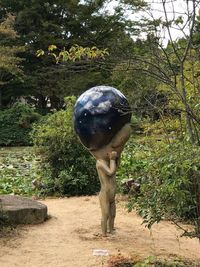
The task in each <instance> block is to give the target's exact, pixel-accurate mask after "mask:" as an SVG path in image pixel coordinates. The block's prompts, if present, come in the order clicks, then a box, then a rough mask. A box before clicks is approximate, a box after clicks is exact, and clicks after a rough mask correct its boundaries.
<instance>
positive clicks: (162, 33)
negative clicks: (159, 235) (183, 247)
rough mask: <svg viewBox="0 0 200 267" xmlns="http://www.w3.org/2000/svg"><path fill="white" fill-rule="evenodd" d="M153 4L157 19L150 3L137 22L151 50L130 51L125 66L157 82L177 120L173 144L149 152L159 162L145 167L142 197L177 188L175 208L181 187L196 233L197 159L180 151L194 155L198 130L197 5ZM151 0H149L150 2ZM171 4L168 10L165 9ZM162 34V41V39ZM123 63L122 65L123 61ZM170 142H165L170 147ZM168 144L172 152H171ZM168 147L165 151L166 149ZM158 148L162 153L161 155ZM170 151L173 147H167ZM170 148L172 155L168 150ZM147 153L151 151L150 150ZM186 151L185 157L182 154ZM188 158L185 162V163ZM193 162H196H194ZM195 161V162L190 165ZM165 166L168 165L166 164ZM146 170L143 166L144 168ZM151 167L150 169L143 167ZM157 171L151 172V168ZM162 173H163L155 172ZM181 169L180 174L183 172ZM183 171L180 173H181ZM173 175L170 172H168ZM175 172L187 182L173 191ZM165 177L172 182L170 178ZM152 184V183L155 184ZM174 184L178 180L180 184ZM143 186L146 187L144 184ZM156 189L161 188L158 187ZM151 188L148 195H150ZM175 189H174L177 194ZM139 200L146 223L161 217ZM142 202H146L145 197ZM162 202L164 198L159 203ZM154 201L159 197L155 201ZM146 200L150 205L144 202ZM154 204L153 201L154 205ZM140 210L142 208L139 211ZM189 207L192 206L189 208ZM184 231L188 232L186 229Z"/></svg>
mask: <svg viewBox="0 0 200 267" xmlns="http://www.w3.org/2000/svg"><path fill="white" fill-rule="evenodd" d="M156 3H157V5H159V4H160V6H159V8H158V9H159V10H160V9H161V10H162V15H160V17H159V18H155V16H154V14H155V12H154V10H153V9H152V8H151V7H150V8H149V9H148V11H147V12H148V16H147V15H146V17H145V19H144V20H143V21H141V26H143V27H144V29H145V30H146V31H147V32H148V34H147V37H146V38H147V40H148V42H149V47H151V51H150V52H149V53H147V54H140V55H138V54H134V55H133V54H131V55H130V60H129V62H128V63H129V65H128V67H129V69H134V70H135V71H136V70H138V71H139V70H140V71H141V73H143V74H145V75H148V76H149V77H152V78H154V79H155V80H156V81H157V82H158V84H157V90H158V92H159V91H160V92H163V94H165V96H166V97H167V105H168V107H169V108H171V107H173V108H174V109H175V111H176V112H177V113H176V114H177V115H178V118H179V119H180V126H179V128H180V132H181V134H180V135H179V136H178V137H179V140H178V145H177V144H176V142H175V141H174V139H169V138H168V139H167V142H168V143H169V144H168V145H167V146H166V147H167V149H166V147H165V149H164V150H162V149H160V148H159V146H158V147H157V150H156V149H155V151H156V152H157V151H159V153H160V151H162V152H161V153H160V154H159V155H158V158H157V159H155V158H154V159H153V160H152V162H153V164H154V163H155V165H156V163H158V165H159V164H160V165H159V167H155V165H151V164H152V162H150V165H149V166H150V167H152V166H153V168H152V175H151V173H150V172H149V173H148V175H147V177H148V176H149V177H151V181H150V180H148V179H147V181H146V184H145V185H144V187H143V189H144V191H143V193H144V195H145V194H146V195H147V196H152V197H153V196H155V198H156V201H159V199H161V198H162V196H164V195H163V192H159V190H157V191H156V190H155V188H159V187H160V189H163V190H164V191H165V192H167V190H168V189H170V190H171V191H170V190H169V192H168V193H169V195H168V196H170V194H171V195H173V194H176V193H177V196H178V200H179V201H177V204H176V205H177V207H175V208H178V207H180V206H179V204H181V203H183V202H181V201H182V200H183V199H181V198H179V197H180V194H181V190H183V189H184V190H185V191H183V192H182V193H184V194H185V193H187V194H188V195H189V198H190V199H191V200H192V203H193V204H194V205H192V209H194V210H195V212H196V217H195V218H194V224H195V231H196V232H194V233H193V236H196V237H199V233H200V179H199V177H200V168H199V165H198V163H197V164H196V162H195V159H193V160H192V157H191V156H190V159H191V160H192V161H191V160H188V159H189V157H187V156H186V155H187V154H186V152H185V153H184V152H183V151H184V149H185V150H189V151H187V152H188V154H189V153H190V152H192V153H193V155H195V152H196V151H199V144H200V139H199V134H200V110H199V100H200V99H199V92H200V91H199V88H200V87H199V84H200V80H199V39H198V38H199V33H198V27H199V23H198V18H197V17H196V15H197V10H198V9H199V8H200V3H199V1H182V5H183V6H184V10H177V8H176V7H175V4H176V1H173V0H170V1H166V0H160V1H157V2H156ZM152 4H153V1H152ZM169 7H171V12H170V10H169ZM174 28H175V29H176V31H178V32H179V38H177V39H174V38H173V29H174ZM166 38H167V40H168V42H167V43H166ZM126 68H127V65H126ZM151 104H152V106H153V107H155V109H158V110H159V112H160V113H161V114H163V115H164V111H165V106H164V107H163V108H162V106H161V107H159V106H157V105H155V103H153V102H151ZM163 127H165V125H163ZM170 144H171V146H170ZM173 147H174V151H173ZM166 150H168V152H167V153H168V154H167V153H166ZM163 151H165V152H164V153H166V154H162V153H163ZM172 151H173V152H172ZM173 153H174V154H173ZM152 155H153V153H152ZM185 156H186V157H185ZM173 157H174V158H173ZM181 157H183V158H184V157H185V159H184V161H183V162H181V163H182V164H183V166H181V167H180V166H178V163H179V160H180V158H181ZM172 158H173V161H174V162H173V164H174V165H176V166H178V167H176V168H175V169H174V172H175V174H176V175H175V174H174V173H173V170H171V171H170V169H171V168H173V167H172ZM188 161H189V163H188ZM195 165H196V166H195ZM194 166H195V167H194ZM168 167H169V170H167V168H168ZM184 168H186V170H187V171H185V170H184V172H183V173H182V174H181V171H183V169H184ZM146 169H147V168H146ZM149 170H151V169H149ZM156 171H157V173H156ZM160 173H163V174H165V175H166V177H167V178H166V177H164V175H160ZM183 174H184V175H183ZM185 174H186V175H185ZM173 175H174V176H173ZM177 177H179V179H180V180H179V182H180V184H182V185H183V184H184V183H188V185H187V188H186V187H182V188H181V187H179V189H178V190H177V191H176V192H175V191H173V190H176V188H175V187H173V186H174V185H178V181H177V180H176V178H177ZM165 178H166V180H167V179H169V180H167V181H168V182H169V181H170V185H172V187H169V188H167V187H166V184H165V182H166V180H165ZM171 181H173V182H172V183H171ZM156 183H157V184H156ZM180 184H179V185H180ZM149 185H150V186H152V188H151V189H152V191H151V190H149V191H148V186H149ZM145 186H146V188H145ZM161 191H162V190H161ZM151 193H152V195H151ZM179 193H180V194H179ZM138 199H139V202H140V203H137V204H139V206H140V208H141V209H142V208H143V207H144V206H145V205H146V204H147V209H146V210H145V212H144V213H145V216H144V217H145V219H146V222H147V223H150V224H151V223H152V222H153V223H154V222H156V221H157V222H158V221H159V220H160V218H161V217H159V216H158V215H159V212H160V211H159V209H162V211H163V209H165V208H167V204H166V206H164V207H163V208H162V207H161V206H162V205H161V206H160V207H159V205H157V204H156V202H155V201H152V202H151V203H150V201H149V202H147V201H146V200H145V197H144V198H142V197H141V196H140V197H139V198H138ZM145 201H146V202H145ZM163 203H166V202H163ZM158 204H159V202H158ZM150 205H152V206H151V207H150ZM156 205H157V206H156ZM173 208H174V207H173ZM143 211H144V210H143ZM189 212H191V213H192V212H193V211H189ZM186 234H187V235H190V234H191V233H188V232H187V231H186Z"/></svg>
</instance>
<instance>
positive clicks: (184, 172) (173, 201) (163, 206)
mask: <svg viewBox="0 0 200 267" xmlns="http://www.w3.org/2000/svg"><path fill="white" fill-rule="evenodd" d="M146 139H147V142H146V143H144V140H143V141H142V144H138V143H136V142H134V141H131V142H130V143H129V145H128V146H127V148H126V151H125V153H124V156H123V157H122V163H121V168H120V172H119V174H120V177H121V178H123V179H124V178H125V177H129V178H133V179H134V180H135V181H136V182H138V183H140V185H141V188H140V193H139V194H135V195H133V196H132V197H131V198H130V201H129V204H128V207H129V210H132V209H133V208H136V210H137V211H138V213H139V214H140V215H141V216H142V217H143V219H144V223H145V224H146V225H147V226H148V227H149V228H150V227H151V226H152V224H154V223H155V222H159V221H160V220H161V219H163V218H167V219H171V220H172V221H174V222H176V219H179V220H180V218H184V219H190V220H191V221H193V222H194V223H195V224H196V235H197V236H198V234H199V208H200V201H199V191H198V190H199V188H200V187H199V186H200V184H199V181H200V180H199V177H200V172H199V171H200V164H199V162H200V158H199V155H200V148H199V147H198V146H193V145H191V144H190V143H188V142H186V141H185V142H182V141H179V140H171V141H170V143H166V142H165V141H163V140H160V141H157V142H156V140H155V139H154V140H151V142H149V143H148V138H146ZM127 170H128V172H127ZM184 234H189V233H187V232H185V233H184ZM192 234H194V233H190V235H192Z"/></svg>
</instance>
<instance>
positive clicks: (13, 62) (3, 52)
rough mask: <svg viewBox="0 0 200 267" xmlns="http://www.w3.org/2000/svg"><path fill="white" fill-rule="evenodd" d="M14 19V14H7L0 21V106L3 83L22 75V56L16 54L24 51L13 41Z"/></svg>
mask: <svg viewBox="0 0 200 267" xmlns="http://www.w3.org/2000/svg"><path fill="white" fill-rule="evenodd" d="M14 21H15V18H14V16H12V15H11V14H7V17H6V19H5V20H4V21H3V22H1V23H0V108H1V106H2V92H3V90H4V89H5V84H7V83H9V82H10V81H14V80H19V79H20V77H21V76H22V70H21V68H20V63H21V61H22V58H20V57H19V56H18V54H19V53H20V52H23V51H24V47H23V46H16V45H15V44H14V42H13V40H15V39H16V38H17V34H16V32H15V30H14Z"/></svg>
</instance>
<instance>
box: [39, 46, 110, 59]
mask: <svg viewBox="0 0 200 267" xmlns="http://www.w3.org/2000/svg"><path fill="white" fill-rule="evenodd" d="M59 50H60V49H58V47H57V46H56V45H49V47H48V55H50V56H53V57H54V58H55V61H56V63H57V64H58V63H60V62H66V61H76V60H81V59H101V58H102V59H103V58H104V57H105V56H106V55H108V54H109V53H108V51H107V49H104V50H102V49H98V48H97V47H96V46H93V47H91V48H90V47H82V46H79V45H73V46H72V47H71V48H70V49H69V50H66V49H65V48H64V49H62V50H61V51H59ZM44 54H45V52H44V50H42V49H40V50H38V51H37V52H36V55H37V57H40V56H43V55H44Z"/></svg>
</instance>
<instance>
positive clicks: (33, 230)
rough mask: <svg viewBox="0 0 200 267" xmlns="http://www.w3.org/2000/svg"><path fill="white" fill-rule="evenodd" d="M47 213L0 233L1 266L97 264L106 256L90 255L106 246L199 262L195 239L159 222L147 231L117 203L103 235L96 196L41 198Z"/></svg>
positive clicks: (112, 252) (130, 253)
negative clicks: (110, 231) (110, 228)
mask: <svg viewBox="0 0 200 267" xmlns="http://www.w3.org/2000/svg"><path fill="white" fill-rule="evenodd" d="M42 202H43V203H44V204H46V205H47V206H48V210H49V214H50V215H51V216H52V217H51V219H49V220H48V221H46V222H45V223H43V224H40V225H34V226H22V227H20V228H19V230H18V232H19V233H18V234H17V235H14V236H12V237H9V238H8V237H6V238H1V239H0V266H1V267H15V266H16V267H45V266H48V267H100V266H107V260H108V256H93V250H95V249H106V250H108V253H109V255H116V254H118V253H119V252H120V253H121V254H122V255H124V256H133V257H143V256H144V257H145V256H149V255H154V256H157V257H170V256H172V255H177V256H181V257H183V258H187V259H192V260H196V261H197V262H200V243H199V241H198V240H196V239H189V238H180V237H179V236H180V234H181V232H180V231H178V230H177V229H176V227H175V226H173V225H172V224H171V223H169V222H162V223H160V224H158V225H156V226H154V227H153V229H152V231H151V232H150V231H149V230H148V229H147V228H145V227H144V225H141V222H142V220H141V218H140V217H139V216H137V215H136V214H135V213H127V211H126V210H125V208H124V203H123V202H121V201H120V202H119V203H118V205H117V217H116V233H115V234H114V235H112V236H109V237H107V238H102V237H100V236H98V235H97V234H98V233H100V208H99V203H98V197H96V196H93V197H74V198H63V199H46V200H45V201H42Z"/></svg>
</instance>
